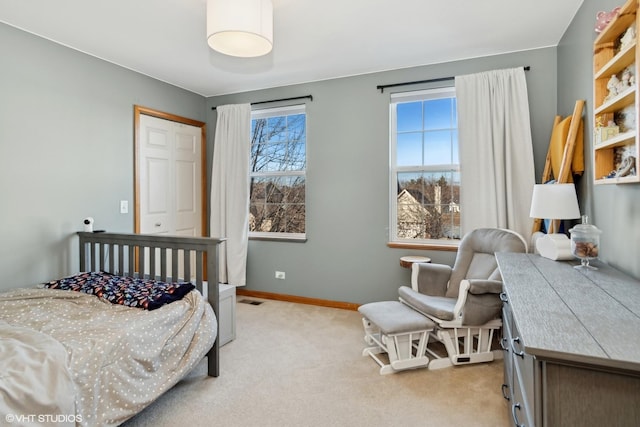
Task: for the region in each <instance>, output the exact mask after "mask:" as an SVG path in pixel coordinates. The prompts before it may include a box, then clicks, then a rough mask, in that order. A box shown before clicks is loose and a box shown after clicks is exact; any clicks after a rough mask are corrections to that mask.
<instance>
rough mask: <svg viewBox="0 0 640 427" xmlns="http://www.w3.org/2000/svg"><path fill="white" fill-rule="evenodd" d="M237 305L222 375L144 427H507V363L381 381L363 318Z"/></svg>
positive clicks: (146, 414) (196, 383) (164, 404)
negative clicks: (504, 391)
mask: <svg viewBox="0 0 640 427" xmlns="http://www.w3.org/2000/svg"><path fill="white" fill-rule="evenodd" d="M243 299H245V300H247V299H249V300H253V301H264V303H263V304H261V305H250V304H246V303H241V302H238V304H237V312H236V317H237V319H236V324H237V330H236V339H235V340H234V341H232V342H230V343H229V344H227V345H225V346H224V347H222V348H221V350H220V354H221V375H220V376H219V377H218V378H208V377H206V376H204V373H205V372H206V368H205V367H204V364H201V366H199V367H198V368H196V371H194V372H193V373H192V374H191V375H190V376H189V378H187V379H185V380H183V381H182V382H180V383H179V384H177V385H176V386H175V387H174V388H173V389H172V390H170V391H169V392H167V393H165V394H164V395H163V396H162V397H160V398H159V399H158V400H157V401H156V402H154V403H153V404H152V405H150V406H149V407H147V408H146V409H145V410H144V411H143V412H142V413H140V414H138V415H137V416H136V417H134V418H132V419H131V420H129V421H128V422H127V423H125V425H126V427H138V426H154V427H158V426H159V427H162V426H221V427H235V426H301V427H302V426H310V427H315V426H318V427H320V426H322V427H326V426H350V427H351V426H363V427H364V426H367V427H375V426H478V427H480V426H488V427H489V426H490V427H496V426H498V427H499V426H508V425H510V423H509V418H508V410H507V403H506V401H505V400H504V399H503V398H502V394H501V391H500V385H501V384H502V369H503V365H502V361H496V362H492V363H486V364H480V365H471V366H463V367H451V368H445V369H441V370H436V371H428V370H426V369H419V370H412V371H403V372H400V373H397V374H391V375H384V376H382V375H379V373H378V369H379V367H378V365H377V364H376V363H375V362H374V361H373V360H372V359H371V358H369V357H362V356H361V353H362V349H363V348H364V346H365V343H364V340H363V331H362V323H361V320H360V319H361V317H360V315H359V314H358V312H355V311H348V310H340V309H333V308H326V307H316V306H310V305H303V304H294V303H287V302H281V301H271V300H266V301H265V300H257V299H255V298H246V297H238V300H239V301H240V300H243Z"/></svg>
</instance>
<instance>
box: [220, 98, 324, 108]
mask: <svg viewBox="0 0 640 427" xmlns="http://www.w3.org/2000/svg"><path fill="white" fill-rule="evenodd" d="M297 99H308V100H309V101H313V95H305V96H294V97H292V98H281V99H272V100H270V101H258V102H252V103H251V105H258V104H268V103H270V102H280V101H295V100H297ZM211 109H212V110H215V109H216V107H211Z"/></svg>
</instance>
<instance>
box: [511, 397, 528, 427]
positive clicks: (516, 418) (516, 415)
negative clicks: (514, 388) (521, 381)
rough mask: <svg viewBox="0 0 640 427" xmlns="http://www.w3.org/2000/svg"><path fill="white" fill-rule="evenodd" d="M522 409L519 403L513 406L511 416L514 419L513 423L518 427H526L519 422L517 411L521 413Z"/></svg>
mask: <svg viewBox="0 0 640 427" xmlns="http://www.w3.org/2000/svg"><path fill="white" fill-rule="evenodd" d="M520 408H521V406H520V404H519V403H514V404H513V405H511V416H512V417H513V422H514V423H515V424H516V427H525V425H524V424H520V421H518V414H517V413H516V409H517V410H518V411H519V410H520Z"/></svg>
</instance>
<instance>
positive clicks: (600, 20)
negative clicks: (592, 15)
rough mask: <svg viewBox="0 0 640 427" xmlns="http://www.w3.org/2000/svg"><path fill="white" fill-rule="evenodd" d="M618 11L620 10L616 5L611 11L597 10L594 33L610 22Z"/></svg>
mask: <svg viewBox="0 0 640 427" xmlns="http://www.w3.org/2000/svg"><path fill="white" fill-rule="evenodd" d="M619 12H620V8H619V7H616V8H615V9H613V10H612V11H611V12H605V11H602V10H601V11H600V12H598V13H597V14H596V27H595V30H596V33H599V32H601V31H602V30H604V27H606V26H607V24H609V22H611V20H612V19H613V18H615V17H616V16H617V15H618V13H619Z"/></svg>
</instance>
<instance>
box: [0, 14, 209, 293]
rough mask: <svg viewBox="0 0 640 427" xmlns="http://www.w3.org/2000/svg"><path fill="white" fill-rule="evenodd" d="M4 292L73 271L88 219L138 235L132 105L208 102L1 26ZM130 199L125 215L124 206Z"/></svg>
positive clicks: (177, 107) (190, 109) (179, 108)
mask: <svg viewBox="0 0 640 427" xmlns="http://www.w3.org/2000/svg"><path fill="white" fill-rule="evenodd" d="M0 58H2V60H1V61H2V66H1V67H0V200H1V201H0V203H1V205H2V212H1V213H0V271H1V272H2V279H0V290H2V289H8V288H13V287H18V286H28V285H33V284H35V283H38V282H40V281H44V280H51V279H55V278H58V277H61V276H62V275H66V274H70V273H72V272H75V271H77V269H78V261H77V258H78V256H77V248H76V246H77V239H74V238H73V234H74V233H75V232H76V231H78V230H80V229H81V228H82V224H81V221H82V219H83V218H85V217H87V216H93V217H94V218H95V221H96V223H95V225H96V228H102V229H107V230H109V231H118V232H132V231H133V216H132V212H133V105H134V104H138V105H143V106H146V107H150V108H155V109H158V110H162V111H166V112H169V113H174V114H178V115H181V116H185V117H189V118H192V119H196V120H201V121H204V119H205V116H206V110H205V98H204V97H202V96H200V95H196V94H193V93H190V92H187V91H184V90H182V89H178V88H176V87H174V86H170V85H167V84H165V83H162V82H160V81H157V80H154V79H151V78H148V77H145V76H142V75H141V74H138V73H134V72H132V71H129V70H126V69H124V68H122V67H118V66H115V65H113V64H110V63H107V62H105V61H102V60H99V59H96V58H93V57H90V56H87V55H85V54H82V53H79V52H76V51H74V50H71V49H68V48H65V47H62V46H59V45H57V44H54V43H51V42H49V41H46V40H44V39H41V38H38V37H35V36H33V35H30V34H28V33H25V32H23V31H19V30H17V29H14V28H12V27H9V26H7V25H5V24H0ZM120 200H129V203H130V205H129V206H130V210H129V212H130V213H129V214H120V211H119V201H120Z"/></svg>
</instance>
